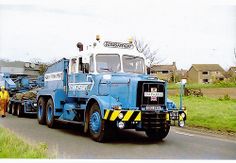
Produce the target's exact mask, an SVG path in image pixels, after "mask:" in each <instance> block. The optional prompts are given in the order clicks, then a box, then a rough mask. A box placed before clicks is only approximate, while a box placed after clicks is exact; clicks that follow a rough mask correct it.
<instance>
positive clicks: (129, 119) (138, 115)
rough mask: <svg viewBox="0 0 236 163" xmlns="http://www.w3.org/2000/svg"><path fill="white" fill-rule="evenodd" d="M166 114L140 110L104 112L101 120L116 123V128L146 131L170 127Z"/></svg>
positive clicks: (167, 114)
mask: <svg viewBox="0 0 236 163" xmlns="http://www.w3.org/2000/svg"><path fill="white" fill-rule="evenodd" d="M169 117H170V115H169V113H168V112H163V111H159V112H155V111H141V110H105V112H104V117H103V119H104V120H106V121H109V122H114V123H116V126H117V127H118V128H121V127H120V126H122V128H127V129H137V130H148V129H160V128H163V127H165V126H166V125H170V118H169Z"/></svg>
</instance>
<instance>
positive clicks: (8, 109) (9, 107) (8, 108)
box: [7, 103, 12, 114]
mask: <svg viewBox="0 0 236 163" xmlns="http://www.w3.org/2000/svg"><path fill="white" fill-rule="evenodd" d="M11 108H12V104H11V103H10V104H9V106H8V107H7V112H8V113H9V114H11Z"/></svg>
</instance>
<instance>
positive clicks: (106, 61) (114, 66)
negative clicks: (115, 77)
mask: <svg viewBox="0 0 236 163" xmlns="http://www.w3.org/2000/svg"><path fill="white" fill-rule="evenodd" d="M96 62H97V66H96V68H97V72H99V73H101V72H119V71H120V68H121V66H120V57H119V55H118V54H97V56H96Z"/></svg>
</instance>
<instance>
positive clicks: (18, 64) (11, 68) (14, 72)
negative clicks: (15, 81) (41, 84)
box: [0, 60, 40, 77]
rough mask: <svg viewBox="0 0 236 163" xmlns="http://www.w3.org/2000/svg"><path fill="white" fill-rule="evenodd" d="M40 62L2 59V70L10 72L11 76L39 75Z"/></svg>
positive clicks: (0, 61)
mask: <svg viewBox="0 0 236 163" xmlns="http://www.w3.org/2000/svg"><path fill="white" fill-rule="evenodd" d="M39 67H40V65H39V64H34V63H30V62H22V61H13V62H10V61H5V60H0V72H2V73H3V72H4V73H9V74H11V76H18V75H27V76H31V77H37V76H39Z"/></svg>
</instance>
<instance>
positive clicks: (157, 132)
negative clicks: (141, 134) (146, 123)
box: [145, 126, 170, 140]
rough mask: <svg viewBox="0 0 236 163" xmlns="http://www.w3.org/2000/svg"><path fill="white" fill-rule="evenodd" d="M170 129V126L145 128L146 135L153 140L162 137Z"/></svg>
mask: <svg viewBox="0 0 236 163" xmlns="http://www.w3.org/2000/svg"><path fill="white" fill-rule="evenodd" d="M169 130H170V126H167V127H165V128H162V129H152V130H146V131H145V132H146V135H147V136H148V137H149V138H150V139H153V140H162V139H164V138H165V137H166V136H167V135H168V133H169Z"/></svg>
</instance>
